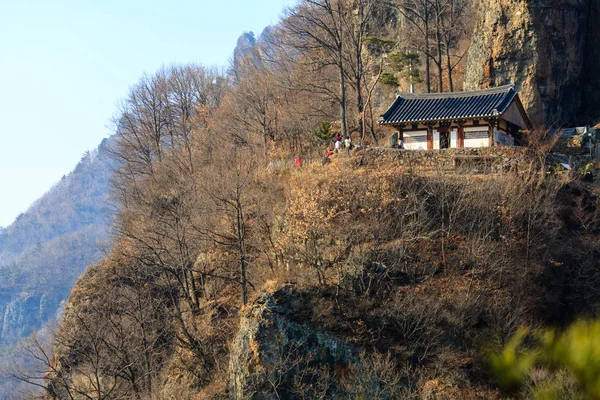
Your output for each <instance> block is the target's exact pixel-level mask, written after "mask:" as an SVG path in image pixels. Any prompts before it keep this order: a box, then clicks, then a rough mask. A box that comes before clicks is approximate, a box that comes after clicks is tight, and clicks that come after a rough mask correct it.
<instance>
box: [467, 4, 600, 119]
mask: <svg viewBox="0 0 600 400" xmlns="http://www.w3.org/2000/svg"><path fill="white" fill-rule="evenodd" d="M599 11H600V0H516V1H515V0H501V1H497V0H482V4H481V13H480V20H479V22H478V24H477V27H476V29H475V33H474V35H473V42H472V45H471V48H470V53H469V58H468V61H467V71H466V74H465V90H471V89H477V88H486V87H492V86H499V85H503V84H506V83H509V82H512V83H515V84H516V86H517V88H518V89H519V91H520V97H521V100H522V101H523V104H524V106H525V108H526V109H527V111H528V112H529V114H530V117H531V119H532V121H533V123H534V124H535V125H538V126H539V125H546V126H550V125H567V124H574V123H583V122H585V121H586V120H587V119H594V118H598V117H600V101H598V100H599V99H600V97H599V95H598V94H597V93H598V91H599V90H600V77H599V76H598V74H595V73H594V70H595V66H596V65H597V61H600V51H599V50H597V49H596V46H595V43H598V41H597V39H598V36H599V35H600V30H599V29H598V28H597V27H596V26H597V25H596V24H595V23H594V20H595V17H596V16H599V14H598V12H599Z"/></svg>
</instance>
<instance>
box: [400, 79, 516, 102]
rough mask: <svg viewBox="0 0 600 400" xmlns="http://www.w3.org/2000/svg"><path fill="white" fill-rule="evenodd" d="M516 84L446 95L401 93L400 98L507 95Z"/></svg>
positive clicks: (447, 93) (446, 93)
mask: <svg viewBox="0 0 600 400" xmlns="http://www.w3.org/2000/svg"><path fill="white" fill-rule="evenodd" d="M514 88H515V85H514V84H512V83H511V84H508V85H503V86H497V87H493V88H488V89H479V90H469V91H461V92H445V93H400V94H398V97H402V98H403V99H446V98H460V97H470V96H482V95H489V94H498V93H506V92H508V91H510V90H511V89H513V90H514Z"/></svg>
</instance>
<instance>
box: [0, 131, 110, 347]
mask: <svg viewBox="0 0 600 400" xmlns="http://www.w3.org/2000/svg"><path fill="white" fill-rule="evenodd" d="M109 143H110V140H109V139H105V140H103V142H102V143H101V144H100V145H99V146H98V148H97V149H94V150H93V151H89V152H86V154H85V155H84V156H83V157H82V159H81V161H80V162H79V163H78V164H77V166H76V167H75V169H74V170H73V172H71V173H70V174H68V175H66V176H64V177H63V178H62V179H61V180H60V181H59V182H58V183H57V184H56V185H54V186H53V187H52V188H51V189H50V190H49V191H48V192H47V193H46V194H45V195H44V196H42V197H41V198H40V199H38V200H37V201H36V202H35V203H34V204H33V205H32V206H31V207H30V208H29V209H28V210H27V211H26V212H25V213H23V214H21V215H19V217H17V219H16V220H15V222H14V223H12V224H11V225H10V226H8V227H6V228H5V229H3V230H2V231H0V345H10V344H12V343H14V342H16V341H17V340H18V339H19V338H21V337H23V336H24V335H28V334H29V333H31V332H32V331H34V330H36V329H39V328H40V327H41V326H42V325H43V324H44V323H46V322H47V321H48V320H49V319H52V318H54V316H55V315H56V312H57V310H58V307H59V304H60V303H61V302H62V301H64V300H66V299H67V297H68V296H69V292H70V290H71V288H72V286H73V285H74V283H75V281H76V280H77V278H78V277H79V276H80V275H81V273H82V272H83V271H84V270H85V268H86V267H87V266H88V265H89V264H92V263H95V262H97V261H98V260H99V259H101V257H102V255H103V252H102V250H101V248H100V247H99V246H98V244H99V243H103V242H106V241H107V240H108V230H109V224H108V219H109V215H108V209H107V202H108V191H109V181H110V176H111V171H112V168H113V161H112V160H111V158H110V154H109V151H108V145H109Z"/></svg>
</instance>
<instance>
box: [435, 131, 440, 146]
mask: <svg viewBox="0 0 600 400" xmlns="http://www.w3.org/2000/svg"><path fill="white" fill-rule="evenodd" d="M433 149H434V150H439V149H440V133H439V132H438V131H437V130H434V131H433Z"/></svg>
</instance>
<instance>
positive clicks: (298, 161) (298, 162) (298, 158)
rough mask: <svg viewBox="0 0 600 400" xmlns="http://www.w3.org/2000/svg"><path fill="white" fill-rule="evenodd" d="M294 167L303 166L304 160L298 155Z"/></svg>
mask: <svg viewBox="0 0 600 400" xmlns="http://www.w3.org/2000/svg"><path fill="white" fill-rule="evenodd" d="M294 166H295V167H301V166H302V158H301V157H300V155H298V157H296V160H294Z"/></svg>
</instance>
